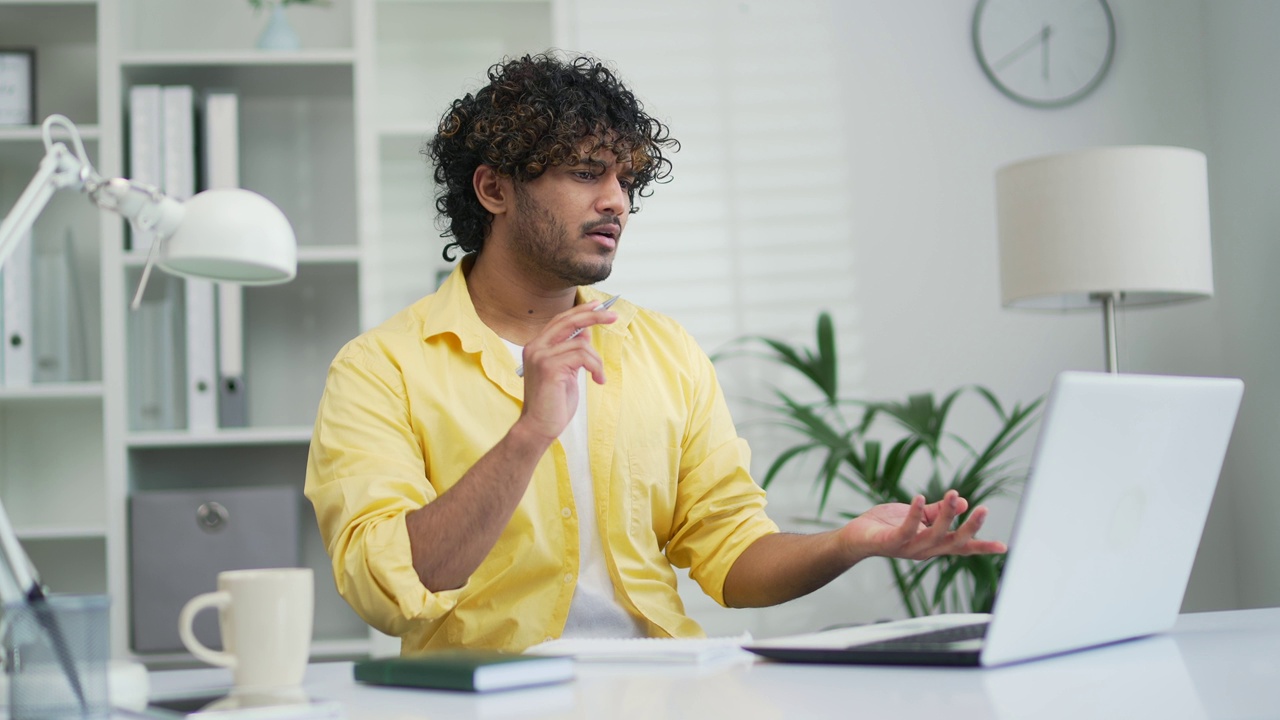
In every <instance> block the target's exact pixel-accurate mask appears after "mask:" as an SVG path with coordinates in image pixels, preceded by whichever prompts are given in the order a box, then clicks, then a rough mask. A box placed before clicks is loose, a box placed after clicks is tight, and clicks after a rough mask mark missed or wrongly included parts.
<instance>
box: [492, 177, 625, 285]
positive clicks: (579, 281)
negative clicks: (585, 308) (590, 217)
mask: <svg viewBox="0 0 1280 720" xmlns="http://www.w3.org/2000/svg"><path fill="white" fill-rule="evenodd" d="M515 202H516V211H517V215H518V217H519V220H518V221H517V222H516V223H514V224H513V225H512V227H511V244H512V246H513V247H514V248H515V249H516V251H517V252H518V253H519V259H520V260H521V261H522V262H523V263H524V266H525V268H526V269H528V270H531V271H533V272H536V273H538V274H541V275H546V276H550V277H553V278H556V279H558V280H562V281H564V282H565V283H567V284H569V285H593V284H595V283H598V282H600V281H601V280H604V279H605V278H607V277H609V273H610V272H612V271H613V259H612V258H611V257H610V256H609V255H607V254H601V255H597V256H594V257H591V258H582V257H580V256H578V255H576V254H575V252H574V247H573V246H574V245H575V244H576V243H575V242H574V240H575V239H576V238H574V237H573V236H571V235H570V234H569V229H568V228H567V227H566V226H565V225H564V223H561V222H560V221H559V220H557V219H556V217H555V215H553V214H552V213H551V211H550V210H548V209H547V208H546V207H544V206H542V205H540V204H539V203H538V202H537V201H536V200H534V199H533V198H532V197H531V196H530V195H529V193H528V191H526V190H525V189H524V188H522V187H521V186H520V183H515ZM583 232H584V233H585V232H586V231H585V229H584V230H583Z"/></svg>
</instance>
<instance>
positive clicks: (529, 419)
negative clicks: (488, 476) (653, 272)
mask: <svg viewBox="0 0 1280 720" xmlns="http://www.w3.org/2000/svg"><path fill="white" fill-rule="evenodd" d="M599 305H600V303H599V302H592V303H583V304H581V305H575V306H574V307H572V308H570V309H569V310H566V311H565V312H562V313H560V314H559V315H557V316H555V317H554V318H552V319H551V320H550V322H548V323H547V325H546V327H544V328H543V329H542V332H540V333H538V335H537V336H536V337H535V338H534V339H533V340H531V341H529V343H528V344H527V345H525V347H524V408H523V409H522V410H521V411H520V419H519V420H517V421H516V423H517V425H520V426H523V429H524V430H525V431H526V432H529V433H531V434H533V435H535V436H537V437H541V438H543V439H545V440H546V441H547V442H548V443H550V442H551V441H553V440H555V439H556V438H558V437H560V433H561V432H563V431H564V429H565V427H566V426H567V425H568V424H569V421H570V420H572V419H573V414H574V412H575V411H576V410H577V407H578V403H579V402H580V400H581V398H579V397H578V371H579V370H583V369H585V370H586V371H587V372H588V373H590V374H591V379H592V380H593V381H595V382H596V383H597V384H600V385H603V384H604V382H605V376H604V362H603V360H601V358H600V354H599V353H597V352H596V350H595V348H593V347H591V329H590V328H591V327H592V326H594V325H606V324H609V323H612V322H614V321H615V320H617V319H618V316H617V314H616V313H614V312H612V311H609V310H597V309H596V308H597V306H599ZM578 330H581V331H582V332H581V333H579V334H578V336H577V337H571V336H572V335H573V334H574V332H576V331H578Z"/></svg>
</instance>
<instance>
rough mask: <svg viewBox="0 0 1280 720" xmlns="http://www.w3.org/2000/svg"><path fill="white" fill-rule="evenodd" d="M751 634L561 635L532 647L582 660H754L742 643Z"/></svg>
mask: <svg viewBox="0 0 1280 720" xmlns="http://www.w3.org/2000/svg"><path fill="white" fill-rule="evenodd" d="M750 642H751V634H750V633H743V634H742V635H739V636H737V637H714V638H560V639H557V640H548V641H546V642H544V643H539V644H537V645H534V646H533V647H531V648H529V649H528V650H526V651H525V652H526V653H528V654H530V655H542V656H548V657H568V658H573V659H574V660H576V661H578V662H617V663H686V664H693V665H708V664H712V663H722V662H737V661H747V662H751V661H753V659H754V658H753V656H752V654H751V653H750V652H748V651H746V650H743V649H742V646H743V645H745V644H749V643H750Z"/></svg>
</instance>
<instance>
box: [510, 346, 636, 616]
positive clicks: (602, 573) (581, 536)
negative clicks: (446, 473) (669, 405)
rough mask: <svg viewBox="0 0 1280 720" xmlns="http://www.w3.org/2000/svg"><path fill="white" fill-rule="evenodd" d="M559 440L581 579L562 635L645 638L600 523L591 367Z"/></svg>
mask: <svg viewBox="0 0 1280 720" xmlns="http://www.w3.org/2000/svg"><path fill="white" fill-rule="evenodd" d="M503 342H506V343H507V348H508V349H509V350H511V354H512V355H513V356H514V357H515V359H516V362H517V363H520V362H522V361H523V353H524V348H522V347H521V346H519V345H516V344H515V343H512V342H508V341H506V340H504V341H503ZM559 439H560V445H561V446H562V447H564V454H565V458H566V460H567V463H568V466H569V484H570V485H571V486H572V488H573V504H574V506H575V508H574V511H575V512H577V513H578V584H577V586H576V587H575V588H574V591H573V601H572V602H571V603H570V605H569V617H568V619H567V620H565V623H564V633H563V634H562V635H561V637H612V638H624V637H644V636H645V630H644V624H643V623H642V622H641V621H640V620H638V619H636V618H635V617H632V615H631V613H629V612H627V610H626V608H624V607H622V604H621V603H619V602H618V599H617V595H616V593H615V592H614V589H613V581H612V580H610V579H609V566H608V565H607V564H606V563H605V558H604V544H603V543H602V542H601V540H600V529H599V524H598V523H597V522H596V513H595V506H596V502H595V498H596V493H595V487H594V486H593V485H592V478H591V463H590V462H589V460H588V457H587V374H586V372H583V371H580V372H579V373H578V407H577V410H575V411H574V413H573V419H572V420H570V421H569V424H568V425H567V426H566V427H565V429H564V431H563V432H561V433H560V438H559Z"/></svg>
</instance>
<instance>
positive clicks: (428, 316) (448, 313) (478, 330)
mask: <svg viewBox="0 0 1280 720" xmlns="http://www.w3.org/2000/svg"><path fill="white" fill-rule="evenodd" d="M472 262H473V259H472V258H470V257H464V258H463V259H462V261H461V262H459V263H458V264H457V266H456V267H454V269H453V272H451V273H449V277H447V278H445V281H444V282H443V283H441V285H440V289H439V290H437V291H436V293H435V294H434V295H432V296H430V297H429V298H427V300H429V301H430V302H429V303H425V302H424V303H419V305H418V314H419V317H420V319H421V322H422V337H423V339H424V340H430V339H431V338H433V337H435V336H437V335H441V334H444V333H452V334H454V335H456V336H457V337H458V340H459V341H460V342H461V344H462V349H463V350H465V351H467V352H480V350H481V348H483V347H484V345H485V338H486V337H491V338H493V339H495V340H497V339H499V338H498V337H497V334H496V333H494V332H493V330H491V329H489V326H488V325H485V324H484V322H483V321H481V320H480V316H479V315H478V314H476V308H475V305H473V304H472V302H471V293H470V292H468V291H467V277H466V274H465V273H466V271H467V270H468V269H470V267H471V263H472ZM609 297H610V294H609V293H607V292H604V291H602V290H598V289H596V288H594V287H588V286H579V287H578V303H579V304H581V303H596V302H602V301H604V300H606V299H608V298H609ZM610 310H612V311H613V312H615V313H617V315H618V319H617V320H616V321H614V322H613V323H611V324H609V325H598V326H596V327H597V328H598V329H599V330H601V331H604V332H609V333H617V334H619V335H622V336H624V337H625V336H626V335H629V334H630V333H629V331H628V329H627V328H628V326H629V325H630V324H631V320H632V319H633V318H634V317H635V315H636V312H637V310H638V308H637V307H636V306H635V305H632V304H631V303H629V302H627V301H626V299H625V298H619V299H618V302H617V303H615V304H614V305H613V307H611V308H610Z"/></svg>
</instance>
